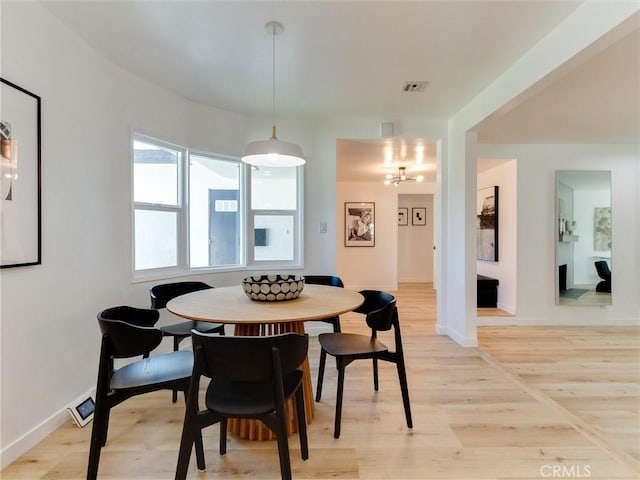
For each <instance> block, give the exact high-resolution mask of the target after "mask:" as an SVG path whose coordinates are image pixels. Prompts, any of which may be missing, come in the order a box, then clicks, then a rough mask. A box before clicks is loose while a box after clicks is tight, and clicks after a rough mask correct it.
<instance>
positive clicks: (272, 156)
mask: <svg viewBox="0 0 640 480" xmlns="http://www.w3.org/2000/svg"><path fill="white" fill-rule="evenodd" d="M265 27H266V30H267V32H268V33H269V34H271V35H272V41H273V63H272V65H273V70H272V74H273V85H272V90H273V95H272V112H273V126H272V127H271V138H270V139H268V140H258V141H255V142H251V143H250V144H249V145H247V147H246V148H245V149H244V154H243V155H242V161H243V162H244V163H248V164H249V165H256V166H259V167H297V166H298V165H303V164H304V163H306V160H305V159H304V154H303V153H302V149H301V148H300V147H299V146H298V145H296V144H295V143H291V142H285V141H282V140H278V137H277V135H276V120H275V117H276V35H280V34H281V33H282V32H283V31H284V26H283V25H282V24H281V23H280V22H275V21H271V22H269V23H267V25H266V26H265Z"/></svg>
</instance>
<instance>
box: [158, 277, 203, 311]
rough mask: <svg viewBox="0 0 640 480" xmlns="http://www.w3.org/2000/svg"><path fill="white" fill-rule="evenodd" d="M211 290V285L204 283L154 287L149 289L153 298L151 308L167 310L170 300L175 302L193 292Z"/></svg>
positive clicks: (166, 284) (183, 283)
mask: <svg viewBox="0 0 640 480" xmlns="http://www.w3.org/2000/svg"><path fill="white" fill-rule="evenodd" d="M209 288H213V287H212V286H211V285H207V284H206V283H204V282H176V283H162V284H160V285H154V286H153V287H151V288H150V289H149V296H150V297H151V308H155V309H159V308H166V306H167V302H169V300H173V299H174V298H176V297H179V296H180V295H185V294H187V293H191V292H198V291H200V290H207V289H209Z"/></svg>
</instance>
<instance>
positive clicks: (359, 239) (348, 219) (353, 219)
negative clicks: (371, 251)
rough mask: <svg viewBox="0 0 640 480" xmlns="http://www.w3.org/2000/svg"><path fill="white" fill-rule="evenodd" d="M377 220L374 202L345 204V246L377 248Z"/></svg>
mask: <svg viewBox="0 0 640 480" xmlns="http://www.w3.org/2000/svg"><path fill="white" fill-rule="evenodd" d="M375 218H376V204H375V203H374V202H345V203H344V246H345V247H375V245H376V237H375V228H374V227H375Z"/></svg>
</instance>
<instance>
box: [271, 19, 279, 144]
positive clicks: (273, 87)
mask: <svg viewBox="0 0 640 480" xmlns="http://www.w3.org/2000/svg"><path fill="white" fill-rule="evenodd" d="M271 41H272V43H271V66H272V69H271V82H272V84H271V102H272V103H271V121H272V123H271V139H272V140H277V139H278V137H276V25H275V24H274V25H273V30H272V31H271Z"/></svg>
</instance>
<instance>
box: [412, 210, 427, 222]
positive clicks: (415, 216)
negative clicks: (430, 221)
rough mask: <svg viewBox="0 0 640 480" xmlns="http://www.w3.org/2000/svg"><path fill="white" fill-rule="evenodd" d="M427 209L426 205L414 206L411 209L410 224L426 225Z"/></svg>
mask: <svg viewBox="0 0 640 480" xmlns="http://www.w3.org/2000/svg"><path fill="white" fill-rule="evenodd" d="M426 224H427V209H426V207H415V208H412V209H411V225H419V226H422V225H426Z"/></svg>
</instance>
